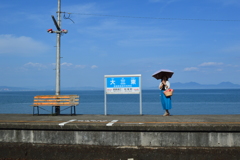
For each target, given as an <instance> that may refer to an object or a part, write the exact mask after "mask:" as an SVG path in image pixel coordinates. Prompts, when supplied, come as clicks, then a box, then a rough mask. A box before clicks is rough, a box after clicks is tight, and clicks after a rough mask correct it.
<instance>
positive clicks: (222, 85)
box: [0, 82, 240, 91]
mask: <svg viewBox="0 0 240 160" xmlns="http://www.w3.org/2000/svg"><path fill="white" fill-rule="evenodd" d="M156 88H157V87H156V86H155V87H144V86H143V89H156ZM171 88H173V89H240V85H238V84H233V83H231V82H222V83H219V84H199V83H196V82H188V83H180V82H177V83H171ZM103 89H104V88H103V87H91V86H85V87H61V90H103ZM54 90H55V87H53V86H46V87H28V88H24V87H9V86H0V91H54Z"/></svg>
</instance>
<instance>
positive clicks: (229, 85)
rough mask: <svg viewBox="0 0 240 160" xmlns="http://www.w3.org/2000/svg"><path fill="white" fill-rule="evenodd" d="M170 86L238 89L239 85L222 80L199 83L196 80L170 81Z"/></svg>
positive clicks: (176, 87)
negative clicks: (213, 82)
mask: <svg viewBox="0 0 240 160" xmlns="http://www.w3.org/2000/svg"><path fill="white" fill-rule="evenodd" d="M171 88H175V89H234V88H235V89H240V85H238V84H233V83H231V82H222V83H219V84H199V83H196V82H189V83H180V82H177V83H171Z"/></svg>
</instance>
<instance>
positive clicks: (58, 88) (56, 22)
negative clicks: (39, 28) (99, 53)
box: [47, 0, 68, 115]
mask: <svg viewBox="0 0 240 160" xmlns="http://www.w3.org/2000/svg"><path fill="white" fill-rule="evenodd" d="M52 19H53V22H54V24H55V26H56V28H57V31H53V30H52V29H48V30H47V32H48V33H56V34H57V47H56V49H57V51H56V93H55V94H56V95H60V66H61V63H60V58H61V57H60V47H61V34H62V33H67V32H68V31H67V30H65V29H63V30H61V0H58V11H57V21H56V19H55V18H54V16H52ZM55 114H56V115H59V114H60V106H55Z"/></svg>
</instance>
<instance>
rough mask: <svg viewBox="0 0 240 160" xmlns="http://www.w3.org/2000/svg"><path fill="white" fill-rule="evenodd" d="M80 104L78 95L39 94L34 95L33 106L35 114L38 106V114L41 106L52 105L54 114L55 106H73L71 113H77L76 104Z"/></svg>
mask: <svg viewBox="0 0 240 160" xmlns="http://www.w3.org/2000/svg"><path fill="white" fill-rule="evenodd" d="M78 104H79V96H78V95H38V96H35V97H34V102H33V105H31V106H33V115H34V112H35V108H37V115H39V108H41V106H52V114H53V108H54V107H60V106H69V107H68V108H71V115H73V114H74V115H76V106H77V105H78ZM68 108H66V109H68ZM41 109H43V108H41ZM43 110H45V109H43ZM64 110H65V109H64ZM72 110H73V112H72Z"/></svg>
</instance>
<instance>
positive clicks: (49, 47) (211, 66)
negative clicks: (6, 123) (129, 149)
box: [0, 0, 240, 87]
mask: <svg viewBox="0 0 240 160" xmlns="http://www.w3.org/2000/svg"><path fill="white" fill-rule="evenodd" d="M56 11H57V0H51V1H40V0H34V1H33V0H21V1H19V0H10V1H9V0H1V2H0V15H1V16H0V86H13V87H45V86H53V87H55V79H56V78H55V72H56V70H55V68H56V66H55V65H56V34H55V33H47V29H50V28H52V29H53V30H56V28H55V26H54V23H53V21H52V18H51V15H54V16H55V18H56V19H57V14H56ZM61 11H62V12H66V13H65V18H67V17H69V16H70V19H64V14H63V13H62V16H61V18H62V21H61V28H62V29H67V30H68V33H67V34H63V35H62V36H61V57H62V58H61V82H60V84H61V87H87V86H91V87H103V86H104V75H127V74H141V75H142V86H143V87H152V86H158V84H159V81H157V80H156V79H154V78H153V77H152V74H153V73H155V72H156V71H158V70H160V69H169V70H172V71H174V75H173V77H172V78H171V79H170V82H172V83H176V82H181V83H187V82H197V83H200V84H219V83H221V82H232V83H234V84H240V64H239V61H240V17H239V15H240V1H239V0H201V1H200V0H199V1H193V0H61ZM68 13H70V14H68ZM233 20H234V21H233Z"/></svg>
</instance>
